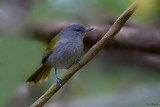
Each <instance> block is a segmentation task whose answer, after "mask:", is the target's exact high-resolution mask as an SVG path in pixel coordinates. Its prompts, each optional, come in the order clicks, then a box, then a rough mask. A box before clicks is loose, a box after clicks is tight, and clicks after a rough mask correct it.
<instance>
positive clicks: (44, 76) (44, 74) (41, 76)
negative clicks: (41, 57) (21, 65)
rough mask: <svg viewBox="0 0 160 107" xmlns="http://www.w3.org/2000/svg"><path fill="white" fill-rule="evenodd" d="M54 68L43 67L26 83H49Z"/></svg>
mask: <svg viewBox="0 0 160 107" xmlns="http://www.w3.org/2000/svg"><path fill="white" fill-rule="evenodd" d="M51 69H52V67H50V66H46V65H41V66H40V67H39V69H38V70H37V71H35V72H34V73H33V74H32V75H31V76H30V77H29V78H28V79H27V80H26V82H34V83H41V82H42V81H44V80H45V81H47V80H48V78H49V74H50V71H51Z"/></svg>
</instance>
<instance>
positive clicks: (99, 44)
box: [31, 0, 142, 107]
mask: <svg viewBox="0 0 160 107" xmlns="http://www.w3.org/2000/svg"><path fill="white" fill-rule="evenodd" d="M139 1H142V0H139ZM139 1H138V0H136V1H135V2H134V3H133V4H132V5H131V6H130V7H129V8H128V9H127V10H126V11H125V12H124V13H122V15H121V16H120V17H119V18H118V19H117V20H116V22H115V23H114V24H113V25H112V26H111V28H110V29H109V30H108V32H107V33H106V34H105V35H104V36H103V38H102V39H101V40H100V41H99V42H97V43H96V44H95V45H94V46H93V47H92V48H91V49H90V50H89V51H88V52H87V53H86V54H85V55H84V56H83V57H82V59H81V60H80V64H75V65H73V66H72V67H71V68H70V69H68V71H66V72H65V73H64V75H62V77H61V79H62V82H61V84H62V85H64V84H65V83H66V82H67V81H68V80H69V79H70V78H71V77H72V76H73V75H74V74H75V73H76V72H77V71H78V70H79V69H81V68H82V67H83V66H84V65H86V64H87V63H88V62H89V61H90V60H91V59H92V58H93V57H94V56H95V55H96V54H98V52H99V51H100V50H101V49H102V48H103V47H104V46H105V45H106V44H107V43H108V42H109V40H110V39H111V38H112V37H114V36H115V35H116V34H117V33H118V32H119V31H120V29H121V28H122V26H123V25H124V24H125V22H126V21H127V20H128V18H129V17H130V16H131V15H132V14H133V13H134V11H135V10H136V9H137V7H138V5H139V3H140V2H139ZM60 88H61V87H60V86H59V85H56V83H54V84H53V85H52V86H51V87H50V88H49V89H48V90H47V91H46V92H45V93H44V94H43V95H42V96H41V97H40V98H39V99H38V100H37V101H35V102H34V103H33V105H31V107H42V106H43V105H44V104H45V103H46V102H47V101H48V100H49V99H50V98H51V97H52V96H53V95H54V94H55V93H56V92H57V91H58V90H59V89H60Z"/></svg>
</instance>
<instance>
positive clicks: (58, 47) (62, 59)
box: [26, 24, 93, 86]
mask: <svg viewBox="0 0 160 107" xmlns="http://www.w3.org/2000/svg"><path fill="white" fill-rule="evenodd" d="M91 30H93V28H86V27H85V26H83V25H79V24H74V25H70V26H68V27H66V28H64V29H63V30H62V31H61V32H60V33H59V34H58V35H57V36H55V37H53V39H52V40H51V42H50V44H49V46H48V48H47V49H46V52H45V54H44V56H43V58H42V62H41V63H42V65H41V66H40V67H39V69H38V70H37V71H35V72H34V73H33V74H32V75H31V76H30V77H29V78H28V79H27V80H26V82H34V83H39V82H42V81H43V80H48V77H49V74H50V71H51V69H52V67H53V68H54V69H55V80H56V84H59V85H60V86H62V85H61V83H60V80H61V79H60V78H59V77H58V76H57V69H66V68H69V67H70V66H72V65H73V64H74V63H79V59H80V57H81V55H82V53H83V47H84V46H83V38H84V36H85V35H86V33H87V32H88V31H91Z"/></svg>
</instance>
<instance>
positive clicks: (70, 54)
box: [48, 40, 83, 68]
mask: <svg viewBox="0 0 160 107" xmlns="http://www.w3.org/2000/svg"><path fill="white" fill-rule="evenodd" d="M82 53H83V42H82V41H80V40H73V41H70V40H69V41H67V40H64V41H60V42H59V44H57V46H56V47H55V48H54V51H53V53H52V54H51V56H50V57H49V59H48V63H49V64H50V65H52V66H53V67H55V68H67V67H69V66H71V65H72V64H73V63H74V62H75V60H76V59H77V58H79V57H80V56H81V55H82Z"/></svg>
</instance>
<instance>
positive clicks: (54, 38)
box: [41, 36, 59, 64]
mask: <svg viewBox="0 0 160 107" xmlns="http://www.w3.org/2000/svg"><path fill="white" fill-rule="evenodd" d="M58 40H59V38H58V36H55V37H53V39H52V40H51V42H50V43H49V45H48V48H47V49H46V52H45V54H44V56H43V58H42V61H41V63H42V64H44V63H45V62H46V60H47V58H48V57H49V56H50V55H51V54H52V53H53V49H54V46H55V45H56V43H57V42H58Z"/></svg>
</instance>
